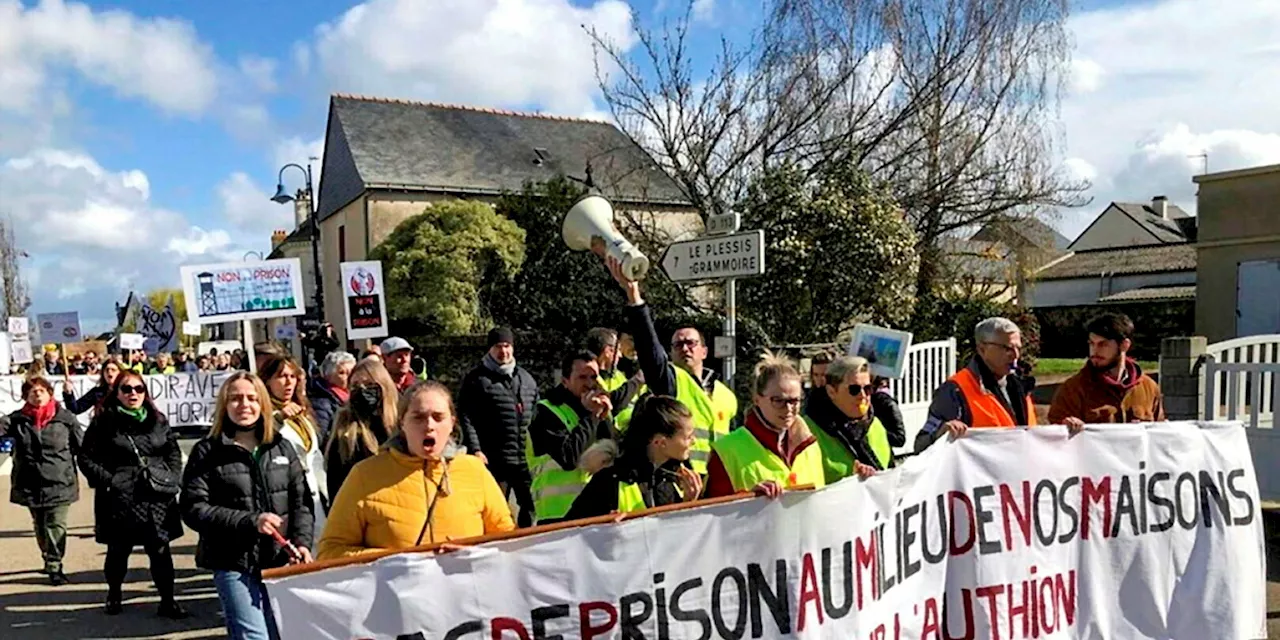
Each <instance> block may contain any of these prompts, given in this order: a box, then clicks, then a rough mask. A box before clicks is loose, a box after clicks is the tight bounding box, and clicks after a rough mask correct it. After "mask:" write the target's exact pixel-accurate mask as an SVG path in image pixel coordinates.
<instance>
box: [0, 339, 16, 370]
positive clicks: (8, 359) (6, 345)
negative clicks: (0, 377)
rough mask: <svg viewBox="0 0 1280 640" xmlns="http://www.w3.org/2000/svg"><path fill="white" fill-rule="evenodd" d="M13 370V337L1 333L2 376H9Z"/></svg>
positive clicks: (0, 356)
mask: <svg viewBox="0 0 1280 640" xmlns="http://www.w3.org/2000/svg"><path fill="white" fill-rule="evenodd" d="M12 368H13V337H12V336H10V335H9V334H8V333H0V374H7V373H9V370H10V369H12Z"/></svg>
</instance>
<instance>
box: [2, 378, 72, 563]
mask: <svg viewBox="0 0 1280 640" xmlns="http://www.w3.org/2000/svg"><path fill="white" fill-rule="evenodd" d="M22 397H23V398H24V399H25V400H26V404H24V405H23V406H22V408H21V409H19V410H17V411H14V412H13V413H11V414H9V415H8V417H7V418H6V419H5V421H4V422H3V423H0V436H3V435H6V434H7V435H9V436H11V437H12V438H13V475H12V477H10V479H9V480H10V482H11V483H12V484H11V485H10V487H9V501H10V502H12V503H14V504H16V505H19V506H23V507H26V508H27V509H28V510H30V511H31V520H32V522H33V523H34V524H35V534H36V544H38V545H39V546H40V554H41V555H42V556H43V557H44V572H45V573H46V574H48V575H49V582H50V584H52V585H53V586H55V587H56V586H60V585H64V584H66V583H67V576H66V574H64V573H63V572H62V557H63V555H65V554H66V551H67V511H68V510H69V509H70V507H71V503H73V502H75V501H77V500H79V499H80V475H79V474H78V473H76V458H78V457H80V441H81V439H82V438H83V432H82V431H81V429H80V423H79V422H78V421H77V420H76V417H75V415H73V414H72V413H71V412H70V411H67V409H66V408H65V407H62V406H59V405H58V403H57V402H54V400H53V385H51V384H49V381H48V380H45V379H44V378H40V377H35V378H30V379H28V380H27V381H26V382H24V383H22Z"/></svg>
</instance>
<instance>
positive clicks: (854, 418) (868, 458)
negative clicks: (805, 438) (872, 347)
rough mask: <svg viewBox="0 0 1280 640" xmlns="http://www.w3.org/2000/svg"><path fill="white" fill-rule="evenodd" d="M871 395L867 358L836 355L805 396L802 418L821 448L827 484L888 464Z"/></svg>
mask: <svg viewBox="0 0 1280 640" xmlns="http://www.w3.org/2000/svg"><path fill="white" fill-rule="evenodd" d="M873 393H875V387H874V385H873V384H872V381H871V371H870V365H869V364H868V363H867V360H866V359H865V358H860V357H858V356H840V357H839V358H835V359H834V360H832V361H830V362H828V363H826V366H825V367H824V371H823V385H822V386H821V387H817V388H816V389H813V391H812V393H810V394H809V398H808V409H806V411H805V414H804V419H805V420H806V421H807V422H808V423H809V427H810V429H811V430H812V431H813V435H814V436H815V437H816V438H817V439H818V446H819V447H820V448H821V449H822V464H823V468H824V469H825V471H826V482H827V484H833V483H835V482H837V481H839V480H843V479H844V478H847V477H849V476H851V475H854V474H857V475H858V476H859V477H862V478H868V477H870V476H872V475H874V474H875V472H876V471H877V470H884V469H888V468H889V465H890V464H891V463H892V462H893V450H892V449H891V448H890V447H889V436H888V434H887V433H886V432H885V428H884V425H882V424H880V420H879V419H878V418H876V417H875V414H873V413H872V411H871V395H872V394H873Z"/></svg>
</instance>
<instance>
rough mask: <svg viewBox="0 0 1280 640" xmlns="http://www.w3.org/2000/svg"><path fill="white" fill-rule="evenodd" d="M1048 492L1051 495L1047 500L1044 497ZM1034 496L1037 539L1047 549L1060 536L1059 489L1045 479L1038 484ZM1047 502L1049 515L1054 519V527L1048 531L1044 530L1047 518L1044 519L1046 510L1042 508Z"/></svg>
mask: <svg viewBox="0 0 1280 640" xmlns="http://www.w3.org/2000/svg"><path fill="white" fill-rule="evenodd" d="M1046 492H1047V493H1048V494H1049V495H1048V498H1047V499H1046V498H1045V497H1043V496H1042V494H1043V493H1046ZM1032 495H1033V496H1034V498H1033V505H1034V506H1033V507H1032V509H1033V511H1032V513H1034V514H1035V525H1036V539H1037V540H1039V541H1040V544H1042V545H1044V546H1046V547H1047V546H1049V545H1051V544H1053V541H1054V538H1056V537H1057V536H1058V489H1057V487H1055V486H1053V481H1052V480H1048V479H1045V480H1041V481H1040V482H1037V483H1036V488H1035V491H1034V492H1033V493H1032ZM1046 502H1047V503H1048V505H1049V513H1050V514H1052V517H1053V520H1052V521H1051V522H1052V523H1053V525H1052V526H1050V527H1049V528H1048V530H1046V529H1045V528H1044V524H1045V520H1046V518H1045V517H1044V510H1043V509H1041V508H1040V507H1041V505H1043V504H1045V503H1046Z"/></svg>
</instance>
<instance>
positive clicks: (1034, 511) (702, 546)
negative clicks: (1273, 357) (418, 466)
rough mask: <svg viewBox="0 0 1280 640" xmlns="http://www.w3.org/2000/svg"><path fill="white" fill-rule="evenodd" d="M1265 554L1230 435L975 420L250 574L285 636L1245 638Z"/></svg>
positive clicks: (1241, 441) (1256, 629)
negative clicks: (642, 496) (720, 484)
mask: <svg viewBox="0 0 1280 640" xmlns="http://www.w3.org/2000/svg"><path fill="white" fill-rule="evenodd" d="M453 542H463V541H453ZM463 544H465V542H463ZM356 562H359V561H358V560H357V561H356ZM1265 565H1266V563H1265V553H1264V544H1263V533H1262V521H1261V503H1260V501H1259V497H1258V487H1257V481H1256V478H1255V476H1254V469H1253V463H1252V460H1251V457H1250V452H1249V445H1248V442H1247V440H1246V437H1245V430H1244V428H1243V427H1242V426H1241V425H1240V424H1239V423H1233V424H1226V423H1167V424H1154V425H1132V424H1131V425H1105V426H1102V427H1101V428H1099V429H1097V430H1090V431H1086V432H1085V433H1083V434H1082V435H1079V436H1076V437H1074V438H1068V437H1067V432H1066V429H1065V428H1063V427H1042V428H1034V429H1021V428H1019V429H979V430H971V431H970V432H969V434H968V435H966V436H965V437H963V438H960V439H958V440H956V441H954V442H949V441H947V440H945V439H944V440H941V441H939V442H938V443H937V444H935V445H934V446H933V447H931V448H930V449H929V450H927V451H926V452H924V453H923V454H922V455H920V456H917V457H914V458H911V459H909V460H907V461H906V462H905V464H904V465H903V466H901V467H898V468H895V469H893V470H890V471H887V472H883V473H881V474H878V475H877V476H875V477H873V478H871V479H869V480H866V481H863V480H859V479H857V478H850V479H846V480H844V481H842V482H839V483H837V484H834V485H832V486H829V487H827V488H825V489H822V490H819V491H814V492H809V493H800V494H795V493H793V494H788V495H784V496H783V498H782V499H780V500H778V501H766V500H764V499H757V500H751V501H747V502H736V503H732V504H722V505H717V506H713V507H707V508H699V509H690V510H683V511H678V512H671V513H663V514H658V515H652V516H647V517H642V518H638V519H635V520H631V521H626V522H622V523H620V524H597V525H592V526H588V527H582V528H573V529H566V530H560V531H555V532H549V533H542V534H538V535H533V536H526V537H519V538H514V539H507V540H502V541H498V542H493V543H490V544H483V545H481V546H477V547H469V548H465V549H463V550H461V551H456V552H451V553H447V554H443V555H436V554H429V553H428V554H422V553H405V554H398V555H392V556H388V557H383V558H381V559H379V560H377V561H376V562H372V563H367V564H366V563H359V564H347V565H345V566H336V567H331V568H324V569H321V570H318V571H312V572H306V571H307V569H306V568H305V567H301V568H296V569H287V570H282V571H279V572H268V573H267V574H266V575H265V576H264V577H265V578H266V580H267V585H268V592H269V595H270V597H271V600H272V609H273V610H274V612H275V615H276V621H277V624H278V626H279V629H280V632H281V637H282V638H284V639H285V640H291V639H294V638H333V639H342V640H348V639H350V638H374V637H377V638H394V637H400V638H456V639H459V640H463V639H468V640H469V639H479V638H526V639H529V638H553V637H564V638H583V639H596V638H668V639H671V640H677V639H693V638H698V639H700V640H705V639H707V638H712V637H715V638H747V637H750V638H782V637H795V638H860V639H861V638H871V639H879V640H900V639H906V638H910V639H917V638H923V639H928V640H942V639H943V638H1002V639H1005V640H1021V639H1024V638H1048V639H1057V638H1062V639H1067V638H1080V637H1091V638H1093V637H1096V638H1108V639H1112V640H1126V639H1130V638H1135V639H1136V638H1151V637H1161V638H1185V639H1187V640H1192V639H1196V640H1199V639H1204V638H1214V639H1215V640H1252V639H1253V638H1262V637H1266V626H1265V625H1266V617H1267V607H1266V578H1265V571H1264V569H1265ZM290 574H292V575H290ZM277 576H284V577H277Z"/></svg>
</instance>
